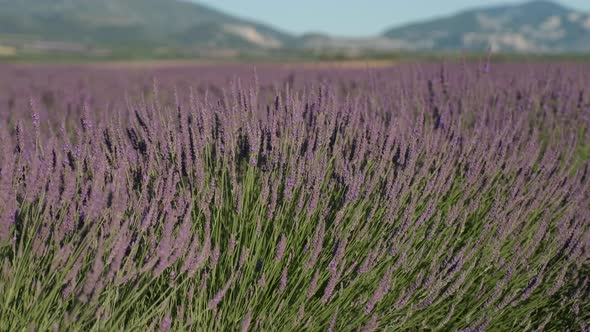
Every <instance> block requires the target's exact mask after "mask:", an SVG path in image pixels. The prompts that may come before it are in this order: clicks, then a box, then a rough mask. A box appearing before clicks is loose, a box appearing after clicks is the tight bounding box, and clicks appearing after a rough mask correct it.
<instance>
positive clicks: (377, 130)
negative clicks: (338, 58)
mask: <svg viewBox="0 0 590 332" xmlns="http://www.w3.org/2000/svg"><path fill="white" fill-rule="evenodd" d="M589 163H590V65H588V64H583V63H552V64H548V63H539V64H516V63H513V64H489V63H488V64H464V63H448V64H441V63H432V64H400V65H397V66H393V67H386V68H367V69H362V68H338V69H335V68H319V67H318V68H303V67H301V68H297V67H286V66H280V65H258V66H256V68H255V67H254V66H252V65H223V66H221V65H219V66H213V65H206V66H205V65H203V66H170V67H167V68H159V69H145V68H143V69H141V68H124V67H108V66H99V65H97V66H78V67H75V66H63V67H62V66H58V65H53V66H43V65H0V331H278V330H281V331H282V330H285V331H287V330H289V331H419V330H427V331H457V330H460V331H588V329H590V174H588V172H589V170H588V165H589Z"/></svg>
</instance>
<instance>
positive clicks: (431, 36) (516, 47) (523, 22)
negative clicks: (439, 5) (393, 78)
mask: <svg viewBox="0 0 590 332" xmlns="http://www.w3.org/2000/svg"><path fill="white" fill-rule="evenodd" d="M384 36H385V37H387V38H389V39H390V40H392V41H395V42H397V43H399V44H403V45H405V47H406V48H408V49H413V50H433V51H445V50H460V49H466V50H482V49H485V48H487V47H488V45H489V46H491V47H492V49H494V50H495V51H503V52H526V53H530V52H543V53H566V52H589V51H590V15H589V14H588V13H583V12H579V11H575V10H572V9H568V8H566V7H564V6H561V5H559V4H557V3H554V2H550V1H532V2H527V3H524V4H520V5H510V6H508V5H506V6H496V7H490V8H482V9H474V10H469V11H465V12H462V13H459V14H456V15H453V16H450V17H445V18H440V19H434V20H430V21H426V22H422V23H415V24H410V25H407V26H403V27H399V28H395V29H391V30H388V31H387V32H385V34H384Z"/></svg>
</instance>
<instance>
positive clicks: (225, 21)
mask: <svg viewBox="0 0 590 332" xmlns="http://www.w3.org/2000/svg"><path fill="white" fill-rule="evenodd" d="M488 47H492V49H493V50H494V51H496V52H504V53H513V52H514V53H544V54H545V53H588V52H590V14H588V13H584V12H580V11H576V10H573V9H569V8H566V7H563V6H561V5H559V4H556V3H553V2H550V1H533V2H527V3H522V4H519V5H504V6H496V7H489V8H480V9H473V10H468V11H464V12H461V13H458V14H456V15H452V16H449V17H444V18H437V19H433V20H429V21H425V22H421V23H414V24H410V25H406V26H402V27H397V28H393V29H390V30H387V31H386V32H385V33H383V34H382V35H381V36H374V37H368V38H346V37H343V38H342V37H332V36H329V35H324V34H305V35H303V36H299V37H296V36H291V35H289V34H287V33H284V32H281V31H280V30H277V29H275V28H272V27H269V26H267V25H264V24H260V23H257V22H252V21H248V20H244V19H240V18H236V17H232V16H230V15H226V14H224V13H221V12H219V11H217V10H214V9H211V8H209V7H206V6H203V5H200V4H197V3H194V2H189V1H188V0H186V1H185V0H18V1H15V0H0V57H6V56H18V55H20V54H54V53H56V52H57V53H65V54H78V55H81V56H88V55H90V56H92V55H95V56H108V55H111V54H123V55H129V54H131V53H133V56H137V57H146V58H149V57H154V56H164V57H166V56H168V57H175V56H179V55H180V56H189V57H192V56H199V55H204V56H215V57H216V56H237V55H240V54H249V55H262V56H269V55H277V54H278V55H282V56H284V55H289V56H292V55H296V56H297V55H300V56H301V55H303V56H306V55H308V54H312V55H326V54H328V55H347V56H358V57H362V56H367V55H371V54H379V53H392V52H406V51H411V52H427V53H428V52H430V53H436V52H458V51H460V50H467V51H476V52H485V50H487V48H488Z"/></svg>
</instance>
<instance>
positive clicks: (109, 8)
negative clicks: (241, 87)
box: [0, 0, 292, 49]
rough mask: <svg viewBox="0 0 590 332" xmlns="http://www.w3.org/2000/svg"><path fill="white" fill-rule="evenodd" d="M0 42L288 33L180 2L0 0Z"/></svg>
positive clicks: (260, 44) (135, 41) (269, 38)
mask: <svg viewBox="0 0 590 332" xmlns="http://www.w3.org/2000/svg"><path fill="white" fill-rule="evenodd" d="M0 8H1V9H0V43H2V41H4V42H5V43H6V42H12V43H24V44H25V45H27V43H28V44H29V46H33V47H41V48H42V47H46V48H51V47H57V48H59V47H60V46H61V47H64V48H66V49H67V48H73V49H76V48H79V49H84V48H85V47H89V46H92V47H102V48H107V49H108V48H114V47H126V48H132V47H152V48H153V47H160V48H162V47H170V48H182V49H191V48H194V49H225V48H262V49H273V48H280V47H284V46H286V45H287V44H288V43H290V42H291V41H292V37H291V36H289V35H288V34H285V33H282V32H280V31H278V30H275V29H272V28H270V27H267V26H265V25H262V24H258V23H254V22H249V21H246V20H242V19H238V18H235V17H231V16H229V15H225V14H223V13H220V12H218V11H216V10H213V9H210V8H208V7H206V6H202V5H199V4H195V3H192V2H185V1H180V0H18V1H14V0H0Z"/></svg>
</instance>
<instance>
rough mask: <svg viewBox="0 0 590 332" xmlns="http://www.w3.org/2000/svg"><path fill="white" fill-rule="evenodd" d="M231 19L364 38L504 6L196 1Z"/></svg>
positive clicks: (470, 1) (586, 7)
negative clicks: (459, 13) (489, 7)
mask: <svg viewBox="0 0 590 332" xmlns="http://www.w3.org/2000/svg"><path fill="white" fill-rule="evenodd" d="M193 1H195V2H197V3H202V4H205V5H207V6H209V7H211V8H216V9H219V10H221V11H223V12H225V13H227V14H231V15H235V16H238V17H241V18H246V19H254V20H256V21H259V22H262V23H266V24H269V25H271V26H273V27H275V28H279V29H280V30H283V31H285V32H289V33H292V34H296V35H300V34H303V33H307V32H321V33H328V34H330V35H334V36H351V37H364V36H374V35H377V34H380V33H382V32H383V31H385V30H386V29H388V28H391V27H394V26H398V25H402V24H405V23H410V22H415V21H420V20H425V19H429V18H433V17H437V16H444V15H450V14H453V13H455V12H457V11H460V10H463V9H469V8H476V7H481V6H490V5H494V4H505V3H518V2H519V1H510V0H504V1H502V0H500V1H484V0H444V1H442V0H297V1H290V0H193ZM559 3H561V4H562V5H565V6H568V7H570V8H573V9H578V10H582V11H586V12H590V0H561V1H559Z"/></svg>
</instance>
